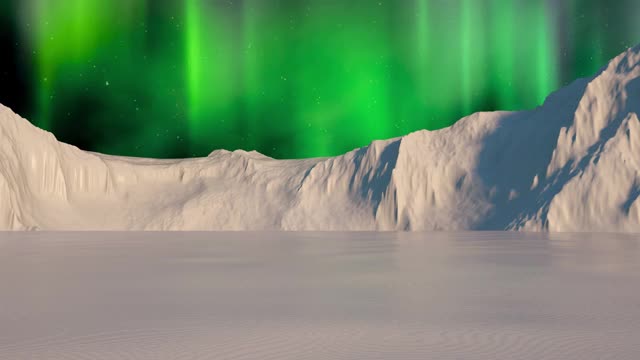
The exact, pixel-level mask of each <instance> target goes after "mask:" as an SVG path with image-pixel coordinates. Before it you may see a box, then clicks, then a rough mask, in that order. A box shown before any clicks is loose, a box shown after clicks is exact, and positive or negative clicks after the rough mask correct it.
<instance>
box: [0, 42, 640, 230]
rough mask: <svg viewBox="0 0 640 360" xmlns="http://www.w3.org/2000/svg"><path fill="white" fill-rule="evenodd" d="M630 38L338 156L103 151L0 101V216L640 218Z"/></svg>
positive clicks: (169, 223)
mask: <svg viewBox="0 0 640 360" xmlns="http://www.w3.org/2000/svg"><path fill="white" fill-rule="evenodd" d="M639 112H640V47H636V48H633V49H629V50H627V51H626V52H624V53H623V54H621V55H619V56H618V57H616V58H615V59H613V60H612V61H611V62H610V63H609V64H608V65H607V66H606V67H605V68H603V69H602V70H601V71H600V72H599V73H598V74H596V75H595V76H593V77H592V78H588V79H580V80H577V81H575V82H574V83H572V84H571V85H569V86H568V87H566V88H564V89H562V90H560V91H558V92H556V93H554V94H552V95H551V96H549V98H547V100H546V101H545V103H544V105H543V106H541V107H538V108H536V109H534V110H531V111H524V112H492V113H477V114H473V115H471V116H468V117H466V118H463V119H461V120H460V121H458V122H457V123H456V124H455V125H453V126H451V127H449V128H446V129H442V130H438V131H418V132H414V133H411V134H409V135H406V136H403V137H400V138H395V139H390V140H384V141H374V142H372V143H371V144H370V145H369V146H367V147H363V148H359V149H356V150H353V151H351V152H348V153H346V154H344V155H342V156H338V157H333V158H315V159H305V160H275V159H271V158H269V157H266V156H263V155H261V154H259V153H256V152H245V151H234V152H229V151H224V150H218V151H214V152H213V153H211V154H210V155H209V156H208V157H206V158H195V159H185V160H155V159H142V158H127V157H115V156H108V155H102V154H98V153H92V152H86V151H82V150H80V149H78V148H76V147H74V146H71V145H67V144H64V143H61V142H58V141H57V140H56V138H55V137H54V136H53V135H52V134H50V133H48V132H46V131H43V130H40V129H38V128H36V127H34V126H32V125H31V124H30V123H29V122H28V121H26V120H24V119H22V118H20V117H19V116H17V115H15V114H14V113H13V112H12V111H11V110H10V109H8V108H6V107H2V106H0V229H47V230H92V229H96V230H98V229H102V230H104V229H109V230H127V229H131V230H489V229H495V230H502V229H515V230H548V231H640V200H639V197H640V121H639V120H638V113H639Z"/></svg>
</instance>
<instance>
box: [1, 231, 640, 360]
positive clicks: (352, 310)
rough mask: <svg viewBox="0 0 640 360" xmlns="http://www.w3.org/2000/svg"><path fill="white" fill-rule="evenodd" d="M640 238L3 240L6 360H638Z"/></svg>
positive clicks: (41, 235) (26, 236)
mask: <svg viewBox="0 0 640 360" xmlns="http://www.w3.org/2000/svg"><path fill="white" fill-rule="evenodd" d="M639 259H640V236H638V235H615V234H562V235H556V234H543V233H540V234H532V233H492V232H466V233H464V232H463V233H436V234H434V233H338V232H334V233H312V232H308V233H295V232H291V233H277V232H266V233H265V232H262V233H261V232H255V233H251V232H249V233H224V232H219V233H204V232H202V233H167V232H157V233H138V232H133V233H117V232H116V233H92V232H84V233H83V232H78V233H47V232H34V233H0V286H1V288H2V293H1V294H0V359H11V360H20V359H47V360H55V359H128V360H133V359H176V360H181V359H184V360H186V359H189V360H196V359H215V360H224V359H235V360H240V359H260V360H266V359H278V360H285V359H292V360H294V359H295V360H303V359H319V360H338V359H354V360H355V359H381V360H382V359H384V360H390V359H392V360H407V359H416V360H418V359H419V360H425V359H438V360H440V359H465V360H473V359H483V360H485V359H491V360H500V359H505V360H514V359H519V360H527V359H531V360H540V359H559V360H572V359H576V360H590V359H616V360H625V359H629V360H635V359H640V286H638V285H639V284H640V261H638V260H639Z"/></svg>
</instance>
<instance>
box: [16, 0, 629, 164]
mask: <svg viewBox="0 0 640 360" xmlns="http://www.w3.org/2000/svg"><path fill="white" fill-rule="evenodd" d="M620 1H621V3H616V4H615V5H611V4H609V3H607V2H606V1H605V0H585V1H577V0H571V1H567V2H558V3H557V4H556V3H553V2H549V1H538V0H522V1H512V0H458V1H440V0H407V1H391V0H376V1H371V0H352V1H338V0H234V1H208V0H172V1H152V0H111V1H105V0H65V1H58V0H24V1H21V2H16V4H17V5H14V6H13V7H12V8H10V9H13V11H15V12H16V13H26V14H27V15H28V16H27V21H25V24H22V27H21V28H20V31H21V32H22V35H23V36H24V38H25V39H28V44H27V45H25V46H28V47H29V51H28V53H33V54H34V55H33V59H32V60H33V61H32V64H33V66H32V67H33V68H32V72H33V74H34V75H33V77H32V85H31V87H32V91H33V93H32V102H33V104H34V105H33V106H34V109H31V110H30V112H31V113H30V114H29V113H27V114H25V116H29V117H30V118H32V119H34V122H35V123H36V124H37V125H39V126H41V127H43V128H45V129H51V130H53V131H54V133H55V134H56V135H58V136H59V137H60V138H61V139H62V140H67V141H69V142H74V141H76V142H78V143H79V144H80V145H79V146H81V147H82V146H84V147H85V148H88V149H89V150H94V151H101V152H107V153H115V154H123V155H133V156H152V157H182V156H203V155H207V154H208V153H209V152H211V151H212V150H214V149H217V148H227V149H230V150H233V149H238V148H242V149H245V150H254V149H255V150H258V151H260V152H262V153H265V154H267V155H270V156H274V157H278V158H300V157H310V156H329V155H337V154H340V153H343V152H345V151H348V150H351V149H353V148H355V147H359V146H363V145H366V144H367V143H369V142H370V141H372V140H374V139H383V138H391V137H395V136H401V135H403V134H406V133H408V132H411V131H415V130H419V129H425V128H427V129H438V128H442V127H445V126H449V125H451V124H452V123H453V122H454V121H456V120H457V119H459V118H460V117H462V116H465V115H468V114H470V113H472V112H474V111H487V110H502V109H504V110H517V109H526V108H533V107H535V106H537V105H539V104H541V103H542V101H543V100H544V98H545V97H546V96H547V95H548V94H549V93H550V92H552V91H553V90H555V89H557V88H558V87H560V86H561V85H562V84H564V83H566V82H567V81H570V80H572V79H574V78H576V77H579V76H588V75H590V74H592V73H593V72H595V71H596V70H597V69H598V68H599V67H601V66H602V65H604V63H605V62H606V60H607V59H609V58H611V57H612V56H615V55H616V54H618V53H619V52H621V51H622V50H624V48H625V47H626V46H628V45H633V44H634V43H636V42H638V41H640V32H639V31H638V27H637V25H636V23H637V22H636V21H635V19H636V17H637V16H636V15H637V14H634V13H633V11H632V10H630V9H637V4H636V3H635V2H633V1H632V0H620ZM622 3H624V4H622ZM627 3H628V4H627ZM607 4H609V5H607ZM556 6H558V7H563V9H565V10H566V13H567V15H566V18H564V19H561V20H560V21H558V20H556V19H555V18H554V17H553V16H554V14H557V13H558V11H559V10H558V9H559V8H555V7H556ZM605 9H608V10H607V11H608V12H607V11H605ZM638 11H640V9H638ZM613 19H615V21H614V20H613ZM27 23H28V24H27ZM558 24H563V26H566V28H559V25H558ZM565 31H569V33H570V34H569V35H568V36H566V37H565V40H564V41H565V42H561V41H560V40H559V39H561V38H562V36H561V35H562V34H563V32H565Z"/></svg>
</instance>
